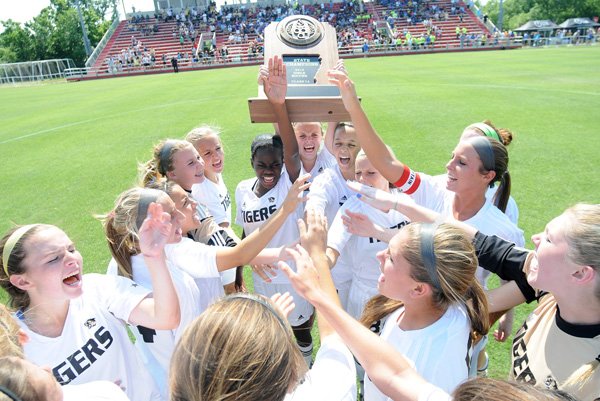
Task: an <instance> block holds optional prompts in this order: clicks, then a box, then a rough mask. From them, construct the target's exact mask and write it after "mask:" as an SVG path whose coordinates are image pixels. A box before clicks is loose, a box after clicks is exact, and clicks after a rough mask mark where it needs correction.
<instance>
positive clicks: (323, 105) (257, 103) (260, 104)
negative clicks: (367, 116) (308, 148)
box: [248, 88, 351, 123]
mask: <svg viewBox="0 0 600 401" xmlns="http://www.w3.org/2000/svg"><path fill="white" fill-rule="evenodd" d="M336 89H337V88H336ZM285 104H286V106H287V110H288V115H289V117H290V121H291V122H312V121H319V122H332V121H335V122H338V121H351V119H350V114H348V112H347V111H346V108H345V107H344V103H343V102H342V98H341V97H339V96H330V97H323V96H319V97H312V96H294V97H286V100H285ZM248 108H249V109H250V120H251V121H252V122H253V123H274V122H277V121H276V118H275V114H274V113H273V109H272V108H271V104H270V103H269V101H268V100H267V99H265V98H261V97H255V98H250V99H248Z"/></svg>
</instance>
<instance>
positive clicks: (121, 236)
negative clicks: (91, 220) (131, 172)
mask: <svg viewBox="0 0 600 401" xmlns="http://www.w3.org/2000/svg"><path fill="white" fill-rule="evenodd" d="M144 191H151V192H148V194H150V195H152V196H155V197H156V201H158V199H160V197H161V196H166V194H165V193H164V192H162V191H159V190H156V189H148V188H139V187H135V188H131V189H128V190H127V191H125V192H123V193H122V194H121V195H119V197H118V198H117V200H116V202H115V208H114V209H113V210H112V211H111V212H109V213H108V214H106V215H105V216H99V218H100V220H101V221H102V223H103V225H104V233H105V235H106V240H107V241H108V248H109V249H110V253H111V254H112V256H113V258H114V259H115V261H116V262H117V265H118V267H119V268H118V273H119V275H120V276H124V277H127V278H130V279H131V278H132V276H133V270H132V266H131V257H132V256H134V255H137V254H138V253H140V249H139V237H138V226H137V222H138V220H139V219H138V208H139V204H140V198H141V196H142V193H144ZM142 217H145V216H142Z"/></svg>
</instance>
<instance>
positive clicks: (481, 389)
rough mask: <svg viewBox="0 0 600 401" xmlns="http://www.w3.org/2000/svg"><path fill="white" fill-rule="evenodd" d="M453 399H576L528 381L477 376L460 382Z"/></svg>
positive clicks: (492, 400)
mask: <svg viewBox="0 0 600 401" xmlns="http://www.w3.org/2000/svg"><path fill="white" fill-rule="evenodd" d="M452 400H453V401H559V400H575V398H573V397H571V396H569V395H568V394H565V393H564V392H560V391H553V390H543V389H538V388H536V387H534V386H533V385H531V384H528V383H521V382H514V381H504V380H497V379H490V378H483V377H477V378H474V379H470V380H467V381H465V382H463V383H462V384H460V385H459V386H458V387H457V388H456V389H455V390H454V392H453V393H452Z"/></svg>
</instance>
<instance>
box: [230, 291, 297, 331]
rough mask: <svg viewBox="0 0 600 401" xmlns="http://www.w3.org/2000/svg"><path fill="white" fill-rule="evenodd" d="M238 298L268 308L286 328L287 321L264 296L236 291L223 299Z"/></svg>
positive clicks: (287, 325)
mask: <svg viewBox="0 0 600 401" xmlns="http://www.w3.org/2000/svg"><path fill="white" fill-rule="evenodd" d="M238 298H243V299H249V300H251V301H254V302H257V303H259V304H261V305H262V306H264V307H265V308H267V309H268V310H269V312H271V313H272V314H273V315H275V317H276V318H277V320H278V321H279V323H280V324H281V326H282V327H283V328H284V329H286V330H287V328H288V327H289V323H288V322H287V321H284V320H283V319H282V318H281V314H280V313H279V312H277V310H275V308H274V307H273V305H272V304H270V303H269V302H267V301H266V300H265V299H264V298H262V297H260V296H256V295H254V296H251V295H250V294H244V293H238V294H234V295H230V296H228V297H227V298H225V299H238Z"/></svg>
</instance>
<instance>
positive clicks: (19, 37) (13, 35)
mask: <svg viewBox="0 0 600 401" xmlns="http://www.w3.org/2000/svg"><path fill="white" fill-rule="evenodd" d="M2 25H3V26H4V32H2V33H1V34H0V46H2V47H4V48H6V49H8V50H10V52H11V53H12V54H14V55H15V57H16V60H14V61H27V60H35V59H36V58H35V50H34V46H33V38H32V36H31V33H30V32H29V30H28V29H26V28H25V27H23V26H21V24H20V23H18V22H15V21H13V20H10V19H9V20H8V21H2Z"/></svg>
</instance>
